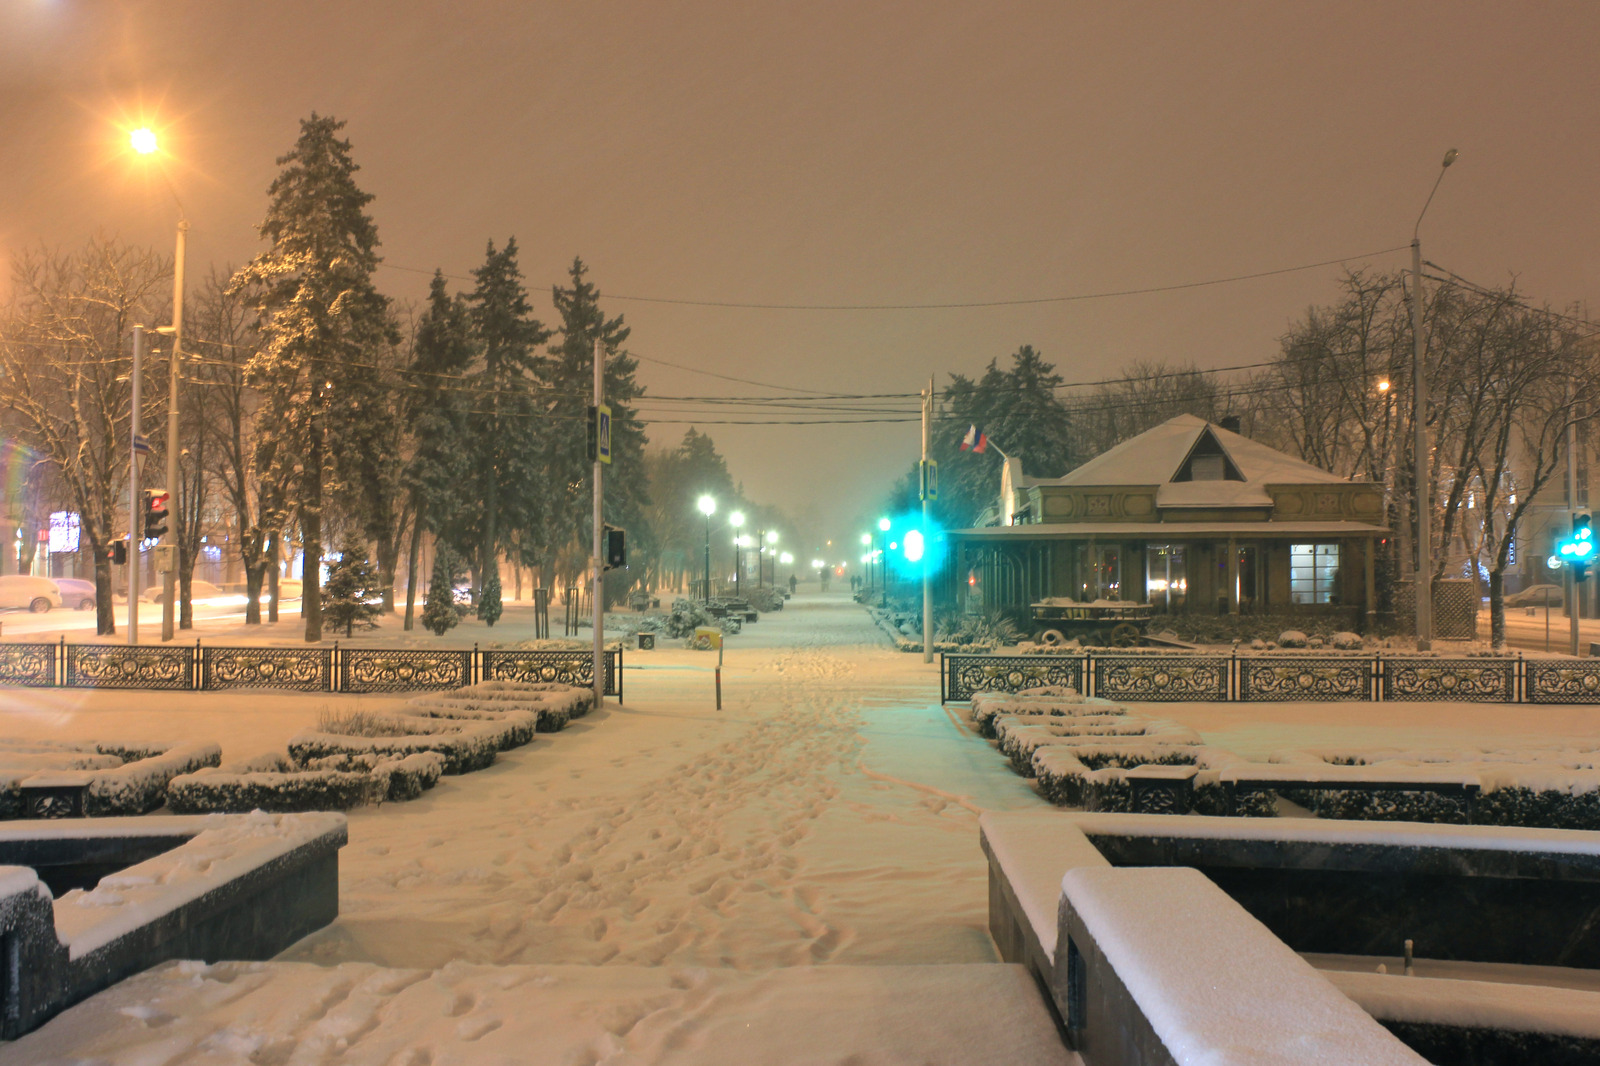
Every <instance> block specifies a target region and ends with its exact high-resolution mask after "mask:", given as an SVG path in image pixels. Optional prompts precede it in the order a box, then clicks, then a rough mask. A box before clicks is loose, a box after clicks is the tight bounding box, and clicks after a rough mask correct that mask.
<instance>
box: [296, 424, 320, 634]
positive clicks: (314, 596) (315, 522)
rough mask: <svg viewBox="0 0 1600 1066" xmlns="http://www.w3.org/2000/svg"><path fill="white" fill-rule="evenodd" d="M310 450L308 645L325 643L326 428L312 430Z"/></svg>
mask: <svg viewBox="0 0 1600 1066" xmlns="http://www.w3.org/2000/svg"><path fill="white" fill-rule="evenodd" d="M310 437H311V440H310V442H309V444H310V446H309V447H308V448H307V449H306V466H305V486H304V488H303V489H302V490H301V503H300V540H301V545H300V550H301V552H302V553H303V554H302V556H301V558H303V559H304V560H305V562H304V563H303V564H302V566H301V568H300V581H301V585H300V590H301V591H300V595H301V600H300V609H301V612H302V613H303V614H304V615H305V618H306V643H307V644H317V643H320V642H321V640H322V428H321V427H320V426H317V425H313V426H312V427H311V433H310Z"/></svg>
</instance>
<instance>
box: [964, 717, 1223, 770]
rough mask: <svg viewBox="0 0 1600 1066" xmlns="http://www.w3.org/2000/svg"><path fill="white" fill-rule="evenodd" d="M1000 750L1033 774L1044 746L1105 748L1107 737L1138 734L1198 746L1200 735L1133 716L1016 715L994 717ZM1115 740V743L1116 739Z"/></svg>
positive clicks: (1146, 741) (1143, 740) (1143, 739)
mask: <svg viewBox="0 0 1600 1066" xmlns="http://www.w3.org/2000/svg"><path fill="white" fill-rule="evenodd" d="M994 731H995V737H996V739H997V740H998V742H999V747H1000V753H1001V754H1002V755H1004V756H1005V757H1006V758H1007V759H1008V760H1010V762H1011V768H1012V769H1014V770H1015V771H1016V772H1017V773H1019V774H1021V775H1022V776H1024V777H1031V776H1033V756H1034V753H1035V752H1037V751H1038V750H1039V749H1040V748H1043V747H1094V748H1096V749H1098V748H1100V747H1103V746H1104V745H1105V744H1106V743H1107V742H1108V740H1107V738H1111V737H1137V738H1138V741H1139V743H1140V744H1142V745H1144V746H1145V747H1148V746H1149V745H1152V744H1161V745H1184V746H1198V745H1199V744H1200V743H1201V740H1200V735H1199V734H1198V733H1196V732H1195V731H1194V730H1192V729H1189V728H1188V727H1186V726H1181V725H1179V724H1177V723H1176V722H1169V721H1165V720H1163V719H1147V718H1138V717H1135V716H1133V715H1091V716H1085V717H1072V718H1016V717H1012V716H1009V715H1001V716H1000V717H998V718H996V719H995V720H994ZM1113 743H1114V742H1113Z"/></svg>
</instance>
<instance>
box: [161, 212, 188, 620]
mask: <svg viewBox="0 0 1600 1066" xmlns="http://www.w3.org/2000/svg"><path fill="white" fill-rule="evenodd" d="M188 238H189V223H188V220H186V219H182V218H180V219H179V220H178V248H177V256H176V258H175V259H174V260H173V264H172V374H171V377H172V385H171V388H170V389H169V390H168V391H169V395H168V397H167V532H166V536H164V537H162V540H164V541H165V542H166V548H167V572H166V573H165V574H163V575H162V576H161V639H162V640H171V639H172V635H173V626H174V625H175V624H176V622H177V613H178V611H177V602H176V596H177V589H178V516H179V515H181V514H182V513H183V509H182V508H181V507H179V506H178V382H179V381H180V380H181V378H182V370H183V261H184V255H185V247H186V245H187V243H188Z"/></svg>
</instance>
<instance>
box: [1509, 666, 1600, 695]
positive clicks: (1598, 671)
mask: <svg viewBox="0 0 1600 1066" xmlns="http://www.w3.org/2000/svg"><path fill="white" fill-rule="evenodd" d="M1523 670H1524V671H1525V673H1524V674H1523V678H1522V698H1523V700H1524V701H1525V702H1527V703H1600V659H1524V660H1523Z"/></svg>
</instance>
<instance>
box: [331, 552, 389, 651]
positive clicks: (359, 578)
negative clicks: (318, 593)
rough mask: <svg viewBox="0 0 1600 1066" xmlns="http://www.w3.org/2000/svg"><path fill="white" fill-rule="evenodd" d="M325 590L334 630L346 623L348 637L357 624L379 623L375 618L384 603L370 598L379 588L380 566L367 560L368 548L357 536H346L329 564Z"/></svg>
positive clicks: (372, 625) (368, 627) (372, 624)
mask: <svg viewBox="0 0 1600 1066" xmlns="http://www.w3.org/2000/svg"><path fill="white" fill-rule="evenodd" d="M323 592H324V593H325V596H324V599H325V601H326V602H325V603H324V604H323V611H322V613H323V614H324V615H325V616H326V617H327V619H328V622H329V624H330V625H332V626H333V628H334V629H335V630H337V629H338V628H339V627H340V626H343V627H344V635H345V636H347V637H348V636H350V635H351V633H352V631H353V630H354V629H355V627H356V626H361V627H362V628H363V629H374V628H376V627H377V625H378V623H377V622H376V621H374V619H375V618H377V617H378V614H379V613H380V611H381V607H380V606H379V605H378V604H376V603H372V602H370V601H371V599H372V597H373V596H374V595H376V594H377V592H378V570H377V567H375V566H373V565H372V563H371V562H369V561H368V560H367V552H366V549H365V548H364V547H362V545H361V542H360V541H358V540H356V539H355V537H353V536H347V537H346V538H345V541H344V546H343V548H342V549H341V550H340V552H339V558H338V559H337V560H335V561H334V564H333V565H332V566H330V567H329V568H328V586H327V588H325V589H324V590H323Z"/></svg>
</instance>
